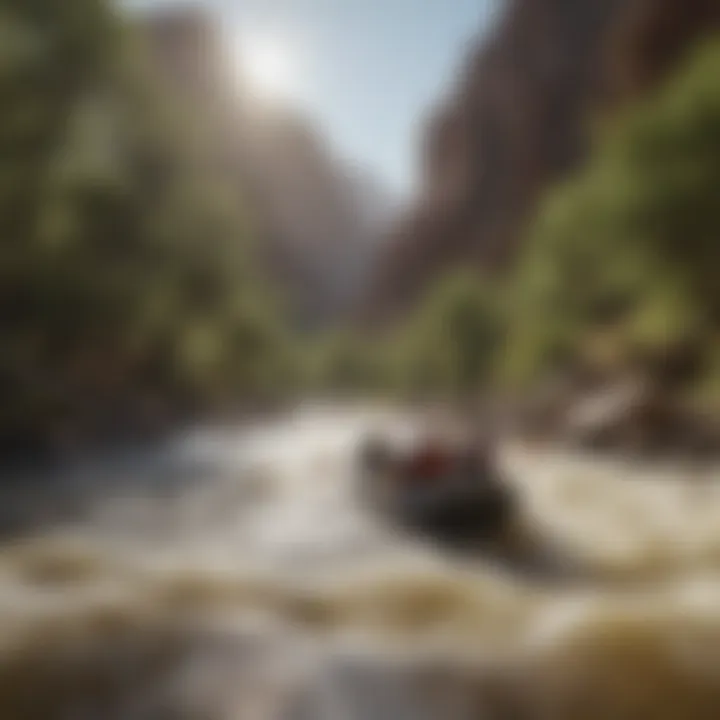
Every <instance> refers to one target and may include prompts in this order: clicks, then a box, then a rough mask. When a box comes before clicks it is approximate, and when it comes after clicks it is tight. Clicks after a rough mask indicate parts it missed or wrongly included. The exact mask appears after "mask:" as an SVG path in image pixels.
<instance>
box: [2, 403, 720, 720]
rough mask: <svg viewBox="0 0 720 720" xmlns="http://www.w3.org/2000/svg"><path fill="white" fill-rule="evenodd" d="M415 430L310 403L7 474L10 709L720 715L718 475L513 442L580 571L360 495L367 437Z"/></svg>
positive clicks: (290, 715)
mask: <svg viewBox="0 0 720 720" xmlns="http://www.w3.org/2000/svg"><path fill="white" fill-rule="evenodd" d="M412 425H413V423H412V422H411V420H410V419H408V418H407V417H404V416H403V415H402V414H401V413H399V412H391V411H389V410H386V409H377V408H370V409H368V408H362V409H358V408H337V407H332V406H306V407H302V408H300V409H298V410H297V411H296V412H294V413H292V414H289V415H287V416H285V417H283V418H282V419H278V420H274V421H271V422H267V423H265V424H262V425H260V424H259V425H256V426H251V427H247V426H245V427H229V428H228V427H224V428H203V429H198V430H193V431H189V432H186V433H184V434H183V435H182V436H179V437H177V438H175V439H174V440H173V441H172V442H170V443H167V444H165V445H164V446H163V447H161V448H158V449H156V450H154V451H152V452H149V451H146V452H142V453H139V452H138V453H134V454H127V455H123V456H122V457H114V458H104V459H103V458H101V459H94V460H87V461H85V462H82V463H76V464H74V465H73V467H71V468H68V469H66V471H64V472H63V473H57V474H56V475H55V476H53V477H51V478H41V479H37V478H36V479H28V478H25V479H22V481H19V480H17V479H11V480H8V482H7V483H6V487H7V489H6V491H5V500H4V503H3V506H2V509H1V510H0V520H2V525H3V527H5V528H10V529H11V530H12V532H8V533H7V535H8V536H7V539H6V540H5V541H4V544H3V545H2V550H1V551H0V627H1V628H2V632H1V633H0V717H2V718H3V720H5V719H7V720H15V719H16V718H17V719H18V720H26V719H27V720H35V718H37V719H38V720H40V719H42V720H55V719H56V718H58V719H62V720H65V719H67V720H74V719H75V718H82V719H83V720H86V719H87V720H95V719H97V720H114V719H117V720H136V719H139V720H156V718H157V720H161V719H162V720H167V719H173V718H178V719H180V718H188V719H190V718H192V719H195V718H202V719H203V720H205V719H208V720H241V719H242V720H342V719H344V718H348V719H349V720H426V719H427V720H465V719H466V718H467V719H468V720H469V719H470V718H474V719H477V718H483V717H488V718H495V717H498V718H506V717H507V718H541V719H543V720H544V719H545V718H547V720H555V719H557V720H564V719H566V718H567V720H571V719H572V720H575V719H576V718H608V719H610V718H612V719H615V718H653V719H658V718H660V719H662V718H708V719H710V718H716V717H717V708H718V707H720V704H719V703H720V482H718V480H720V472H717V471H715V470H712V469H707V468H704V469H702V470H701V469H697V468H692V467H682V466H675V467H664V468H648V467H646V468H639V467H632V466H631V465H630V464H627V463H626V464H623V463H620V462H609V461H600V460H598V459H593V460H589V459H583V458H573V457H569V456H567V455H562V454H552V453H550V452H548V451H542V452H541V451H537V450H536V451H530V450H528V449H527V448H522V449H521V448H517V447H515V448H511V447H508V448H506V449H505V450H504V454H503V462H504V466H505V468H506V472H507V476H508V478H510V479H511V481H512V482H513V483H514V484H515V485H516V486H517V490H518V493H519V494H520V497H521V498H522V506H523V509H522V516H521V518H520V519H519V522H518V528H517V532H518V533H519V534H521V535H522V536H523V538H524V543H525V544H526V545H527V546H528V547H529V549H530V550H532V551H533V552H535V551H537V550H538V548H539V547H542V548H543V552H544V553H545V555H547V556H549V557H551V559H552V560H553V561H555V565H556V566H557V567H559V568H566V569H567V568H572V570H573V572H570V573H568V574H567V576H566V577H565V576H563V575H562V574H555V573H554V572H550V571H548V572H545V571H544V568H545V567H546V565H538V566H537V567H534V565H533V560H532V558H530V555H528V557H524V556H523V552H521V551H517V549H515V550H514V551H513V553H509V554H506V555H503V554H502V553H500V554H499V555H498V556H496V557H492V558H488V557H485V558H484V557H462V558H461V557H454V556H451V555H448V554H446V553H445V552H443V551H442V550H441V549H439V548H436V547H433V546H432V545H431V544H428V543H424V542H421V541H419V540H418V539H416V538H413V537H409V536H401V535H399V534H397V533H395V532H394V531H393V529H392V528H389V527H386V526H383V525H381V524H379V523H378V522H377V521H376V519H375V518H373V517H372V516H369V515H368V514H366V513H365V512H364V511H363V509H362V508H360V507H358V506H357V504H356V503H355V501H354V494H353V490H352V479H353V473H352V462H353V453H354V449H355V447H356V445H357V443H358V441H359V440H360V439H361V438H362V437H363V435H364V434H365V433H366V432H367V431H368V430H373V429H377V428H379V427H382V428H384V429H385V430H386V431H387V432H391V433H398V434H401V435H402V434H407V433H412V431H413V427H412ZM528 538H530V540H528ZM513 542H514V540H513ZM529 558H530V559H529ZM545 559H547V558H545ZM547 567H550V566H547ZM533 569H535V570H537V572H532V570H533Z"/></svg>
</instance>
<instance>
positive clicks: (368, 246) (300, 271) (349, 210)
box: [143, 8, 382, 328]
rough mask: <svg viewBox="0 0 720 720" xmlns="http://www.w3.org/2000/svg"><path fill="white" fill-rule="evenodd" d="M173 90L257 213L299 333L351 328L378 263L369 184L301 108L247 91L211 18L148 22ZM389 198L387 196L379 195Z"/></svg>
mask: <svg viewBox="0 0 720 720" xmlns="http://www.w3.org/2000/svg"><path fill="white" fill-rule="evenodd" d="M143 27H144V30H145V35H146V38H147V39H148V41H149V42H148V47H149V50H150V52H151V56H152V58H153V62H154V65H155V66H156V68H157V70H158V71H159V75H160V77H161V79H162V81H163V83H164V84H165V86H166V88H169V89H170V91H171V92H172V93H173V94H174V95H176V96H177V97H178V98H180V99H181V100H182V101H184V102H185V103H190V104H192V105H193V106H194V107H195V108H200V110H201V113H202V118H203V123H204V125H205V126H206V128H207V129H209V134H210V135H211V136H212V138H213V142H211V143H210V148H209V150H210V154H209V157H208V161H209V162H210V163H212V164H214V165H215V166H216V169H217V167H220V168H222V170H223V171H224V172H225V173H226V175H227V178H228V180H229V181H230V184H231V185H234V187H235V188H236V191H237V199H238V202H243V203H244V204H245V205H246V206H247V207H248V211H249V213H250V214H251V221H252V223H253V224H254V225H255V229H256V234H257V236H258V251H259V254H260V256H261V259H262V261H263V264H264V266H265V268H266V270H267V271H268V274H269V277H270V278H271V280H272V281H273V282H274V284H275V285H276V286H277V287H278V289H279V290H280V291H281V294H283V295H284V296H285V299H286V302H287V305H288V306H289V309H290V310H291V313H292V315H293V317H294V319H295V321H296V323H297V325H298V326H299V327H306V328H313V327H317V326H325V325H328V324H332V323H333V322H338V321H340V320H342V319H343V318H344V317H345V316H346V315H347V314H348V313H349V312H350V308H351V307H352V306H353V305H354V304H355V303H356V301H357V298H358V297H359V294H360V292H361V289H362V288H363V286H364V283H365V279H366V277H367V275H368V272H369V267H370V263H371V258H370V255H371V254H372V251H373V242H372V240H373V238H374V235H375V234H376V226H375V223H374V219H375V212H376V211H377V208H373V207H368V206H367V200H368V197H370V195H369V193H368V192H367V180H366V179H365V178H360V177H359V176H358V175H357V174H356V173H355V172H354V171H353V170H352V169H351V168H348V167H346V166H345V165H344V164H343V163H342V162H340V161H339V160H338V159H337V158H336V157H334V156H333V153H332V149H331V148H330V147H329V146H328V144H327V143H326V141H325V138H324V137H323V134H322V132H321V131H320V130H319V129H318V128H316V127H315V126H314V125H313V123H312V122H311V121H309V120H308V119H306V118H304V117H302V116H301V115H300V114H299V113H298V112H297V111H296V110H295V109H290V108H286V107H280V106H276V105H273V106H269V105H262V104H260V103H258V102H257V100H256V99H255V98H253V97H251V95H250V93H245V92H243V88H242V87H241V83H240V80H239V78H238V77H237V73H232V71H231V68H230V65H229V63H228V61H227V58H228V57H229V52H227V51H226V50H227V49H226V48H225V47H224V46H223V37H222V33H221V32H220V31H219V29H218V27H217V26H216V25H215V23H214V22H213V20H212V18H211V17H209V16H208V15H207V13H205V12H204V11H201V10H194V9H188V8H172V9H167V10H162V11H157V12H155V13H153V14H151V15H149V16H146V17H144V18H143ZM378 195H382V191H378Z"/></svg>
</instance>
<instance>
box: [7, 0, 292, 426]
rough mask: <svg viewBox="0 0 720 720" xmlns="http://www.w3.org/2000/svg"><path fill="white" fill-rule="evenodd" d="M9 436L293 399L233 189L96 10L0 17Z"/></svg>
mask: <svg viewBox="0 0 720 720" xmlns="http://www.w3.org/2000/svg"><path fill="white" fill-rule="evenodd" d="M0 38H13V39H14V40H13V42H8V43H4V42H1V41H0V103H1V104H2V107H3V115H2V117H0V152H1V153H2V157H3V163H2V166H0V243H1V245H0V247H1V248H2V249H1V253H0V307H1V308H2V311H0V330H1V332H2V338H3V353H2V355H1V356H0V393H2V396H3V399H4V403H3V407H2V409H1V410H0V436H2V437H6V436H7V437H9V436H11V435H13V434H17V433H18V432H20V433H23V432H25V433H36V434H39V435H44V434H47V433H51V432H52V431H53V429H54V428H56V427H57V426H58V425H62V424H67V423H68V422H70V423H74V424H77V423H79V424H83V423H84V424H85V425H88V424H89V425H93V424H95V423H96V422H97V421H98V418H100V417H106V416H108V415H110V416H113V415H115V416H117V415H120V414H122V413H123V412H130V413H132V412H134V408H136V407H137V406H139V405H144V404H146V401H147V400H148V399H149V398H151V399H152V400H153V402H155V404H158V403H159V404H160V405H162V406H163V407H164V408H165V410H166V411H167V412H171V413H172V412H180V411H185V410H190V409H195V408H198V407H203V406H206V405H207V404H208V403H211V402H215V401H216V400H219V399H222V398H223V397H227V396H228V395H230V396H231V397H242V396H243V395H247V394H252V393H263V392H271V391H273V392H274V391H275V390H276V389H277V386H279V385H280V384H281V383H280V382H279V378H283V381H284V382H285V383H287V382H288V378H289V376H290V372H289V370H288V365H289V364H291V362H292V361H291V353H290V351H289V349H288V343H289V341H288V338H287V337H285V335H284V333H283V329H282V326H281V324H280V322H279V319H278V314H277V313H276V312H275V310H274V309H273V306H272V303H271V302H270V300H269V298H268V297H267V296H266V293H264V292H262V291H261V290H260V288H259V286H258V284H257V282H256V281H255V280H254V278H253V273H252V268H251V266H250V262H249V247H248V246H249V237H250V232H249V229H248V227H247V222H246V218H245V214H244V213H243V211H242V209H241V208H239V207H238V200H237V195H238V188H237V187H236V186H234V185H231V184H229V183H228V181H227V179H226V178H224V177H223V176H222V175H221V174H220V172H219V171H214V170H213V169H212V167H211V163H209V162H208V157H209V152H210V148H211V142H212V138H211V137H210V134H209V133H208V132H207V131H206V130H205V129H204V127H203V123H202V119H201V117H200V115H199V113H198V114H193V112H191V109H190V108H187V107H185V108H183V110H184V113H183V115H184V119H183V120H182V121H181V120H179V119H178V118H179V117H180V116H181V113H179V112H178V107H177V102H176V99H174V98H171V97H168V96H166V95H164V93H163V91H162V88H161V87H160V86H159V85H157V84H156V83H155V82H154V81H153V78H152V74H151V72H150V70H149V64H148V63H146V62H145V59H144V55H143V51H142V44H141V42H139V40H138V39H137V38H135V37H133V35H132V33H131V32H130V31H129V30H128V29H127V28H125V27H123V26H122V25H121V23H120V21H119V20H118V18H116V17H115V16H114V15H113V12H112V8H111V7H110V6H108V4H107V3H105V2H103V0H73V2H57V0H23V2H18V3H13V4H12V6H11V7H2V8H0Z"/></svg>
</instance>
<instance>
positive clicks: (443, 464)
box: [405, 445, 451, 483]
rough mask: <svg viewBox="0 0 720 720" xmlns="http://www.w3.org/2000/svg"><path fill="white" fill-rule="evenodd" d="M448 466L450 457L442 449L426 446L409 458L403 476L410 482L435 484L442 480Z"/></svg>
mask: <svg viewBox="0 0 720 720" xmlns="http://www.w3.org/2000/svg"><path fill="white" fill-rule="evenodd" d="M450 465H451V460H450V457H449V455H448V453H447V452H446V451H445V450H444V449H443V448H441V447H439V446H435V445H427V446H425V447H424V448H422V449H421V450H420V451H419V452H417V453H415V454H414V455H413V456H412V457H411V458H410V460H409V462H408V463H407V465H406V475H405V476H406V478H407V479H408V480H409V481H411V482H421V483H426V482H435V481H438V480H442V478H443V476H444V475H445V473H446V472H447V471H448V470H449V469H450Z"/></svg>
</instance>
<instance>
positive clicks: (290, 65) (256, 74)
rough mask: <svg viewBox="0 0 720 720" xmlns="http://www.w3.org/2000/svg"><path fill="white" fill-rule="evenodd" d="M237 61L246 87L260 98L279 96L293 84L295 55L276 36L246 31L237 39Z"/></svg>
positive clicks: (288, 92)
mask: <svg viewBox="0 0 720 720" xmlns="http://www.w3.org/2000/svg"><path fill="white" fill-rule="evenodd" d="M237 56H238V65H239V71H240V74H241V77H242V78H243V81H244V83H245V85H246V87H247V89H248V90H249V91H250V92H252V93H253V94H255V95H257V96H258V97H260V98H263V99H268V100H282V99H284V98H287V97H288V96H289V95H291V94H292V93H293V91H294V90H295V89H296V87H297V83H298V76H297V58H296V57H294V53H293V52H292V50H291V49H290V46H289V45H288V43H287V42H286V41H283V40H282V39H281V38H279V37H270V36H261V35H256V36H254V35H246V36H243V37H241V38H240V39H239V40H238V47H237Z"/></svg>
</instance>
